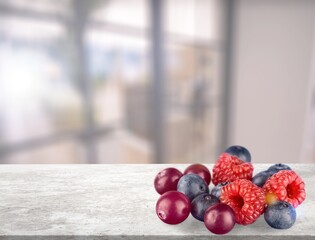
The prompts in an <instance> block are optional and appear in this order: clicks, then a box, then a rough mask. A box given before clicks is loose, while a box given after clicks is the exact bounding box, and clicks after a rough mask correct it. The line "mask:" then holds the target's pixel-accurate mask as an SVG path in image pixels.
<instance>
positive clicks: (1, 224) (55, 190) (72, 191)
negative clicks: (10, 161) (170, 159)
mask: <svg viewBox="0 0 315 240" xmlns="http://www.w3.org/2000/svg"><path fill="white" fill-rule="evenodd" d="M170 166H172V167H177V168H178V169H180V170H184V169H185V167H186V166H188V165H186V164H177V165H175V164H173V165H153V164H152V165H137V164H135V165H0V239H12V240H13V239H150V240H156V239H207V240H208V239H228V240H229V239H233V240H234V239H244V240H246V239H273V240H274V239H287V240H291V239H295V240H296V239H315V192H314V189H315V187H314V186H315V178H314V174H315V165H311V164H290V166H291V167H292V168H293V169H294V170H295V171H296V172H297V173H298V174H299V175H300V176H301V177H302V178H303V180H304V182H305V184H306V194H307V197H306V200H305V202H304V203H303V204H302V205H300V206H299V207H298V208H297V220H296V223H295V225H294V226H293V227H292V228H290V229H288V230H276V229H272V228H270V227H269V226H268V225H267V224H266V223H265V221H264V219H263V217H260V218H259V219H258V221H256V222H255V223H254V224H252V225H248V226H240V225H236V226H235V228H234V229H233V230H232V231H231V232H230V233H228V234H227V235H223V236H218V235H214V234H212V233H210V232H209V231H208V230H207V229H206V228H205V227H204V225H203V223H202V222H198V221H197V220H195V219H194V218H193V217H192V216H189V218H188V219H187V220H186V221H185V222H183V223H181V224H179V225H167V224H164V223H163V222H161V221H160V220H159V219H158V217H157V216H156V215H155V203H156V201H157V199H158V197H159V195H158V194H157V193H156V192H155V190H154V187H153V180H154V177H155V175H156V174H157V172H158V171H160V170H162V169H163V168H166V167H170ZM207 167H209V168H210V169H212V167H213V165H211V164H208V165H207ZM254 167H255V173H257V172H259V171H260V170H264V169H266V168H267V167H268V165H266V164H257V165H254ZM211 187H212V186H211Z"/></svg>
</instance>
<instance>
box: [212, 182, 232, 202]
mask: <svg viewBox="0 0 315 240" xmlns="http://www.w3.org/2000/svg"><path fill="white" fill-rule="evenodd" d="M228 184H229V182H222V183H219V184H218V185H217V186H215V187H214V188H212V190H211V194H212V195H214V196H216V197H217V198H220V196H221V190H222V188H223V187H224V186H226V185H228Z"/></svg>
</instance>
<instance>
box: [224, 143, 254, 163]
mask: <svg viewBox="0 0 315 240" xmlns="http://www.w3.org/2000/svg"><path fill="white" fill-rule="evenodd" d="M224 152H226V153H228V154H230V155H233V156H236V157H238V158H239V159H241V160H243V161H244V162H251V156H250V153H249V151H248V150H247V149H246V148H245V147H242V146H237V145H235V146H231V147H229V148H227V149H226V150H225V151H224Z"/></svg>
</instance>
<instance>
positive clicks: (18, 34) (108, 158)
mask: <svg viewBox="0 0 315 240" xmlns="http://www.w3.org/2000/svg"><path fill="white" fill-rule="evenodd" d="M216 4H217V1H215V0H210V1H207V0H187V1H179V0H175V1H171V0H165V4H164V7H165V8H164V11H163V14H164V16H163V19H164V29H165V31H164V33H163V34H164V36H165V39H166V42H165V48H166V49H165V50H166V51H165V52H166V56H165V59H166V73H167V75H166V83H167V89H166V93H165V99H166V104H167V109H166V111H167V119H166V123H165V126H164V127H165V129H166V132H167V135H166V138H167V141H168V142H169V145H168V149H167V153H168V158H167V161H168V162H191V161H199V162H207V161H208V159H210V158H211V156H212V154H214V152H215V150H216V147H217V146H216V141H215V136H216V134H218V133H217V130H216V129H217V127H216V126H217V125H216V123H217V122H218V112H219V105H218V101H217V100H218V98H219V97H220V91H219V89H220V88H219V84H218V76H217V75H218V74H217V69H218V59H219V58H218V55H219V48H218V42H219V39H218V34H217V26H218V23H217V18H218V16H217V12H218V9H217V6H216ZM164 17H165V18H164ZM149 30H150V6H149V1H145V0H131V1H124V0H115V1H114V0H91V1H85V0H63V1H58V3H57V2H56V1H53V0H11V1H5V0H0V162H1V163H93V162H98V163H150V162H152V152H153V150H154V149H153V145H152V141H153V136H152V124H151V123H152V119H151V117H152V114H151V111H152V107H153V103H152V97H151V96H152V91H151V86H152V80H151V76H150V71H151V50H150V47H151V39H150V36H149V34H148V33H149V32H150V31H149Z"/></svg>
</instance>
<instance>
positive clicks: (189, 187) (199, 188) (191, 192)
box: [177, 174, 209, 201]
mask: <svg viewBox="0 0 315 240" xmlns="http://www.w3.org/2000/svg"><path fill="white" fill-rule="evenodd" d="M177 191H179V192H182V193H184V194H185V195H186V196H187V197H188V198H189V199H190V201H192V200H193V199H194V198H195V197H196V196H197V195H199V194H201V193H209V188H208V185H207V183H206V182H205V181H204V180H203V179H202V178H201V177H200V176H198V175H197V174H187V175H184V176H182V177H181V178H180V179H179V182H178V184H177Z"/></svg>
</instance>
